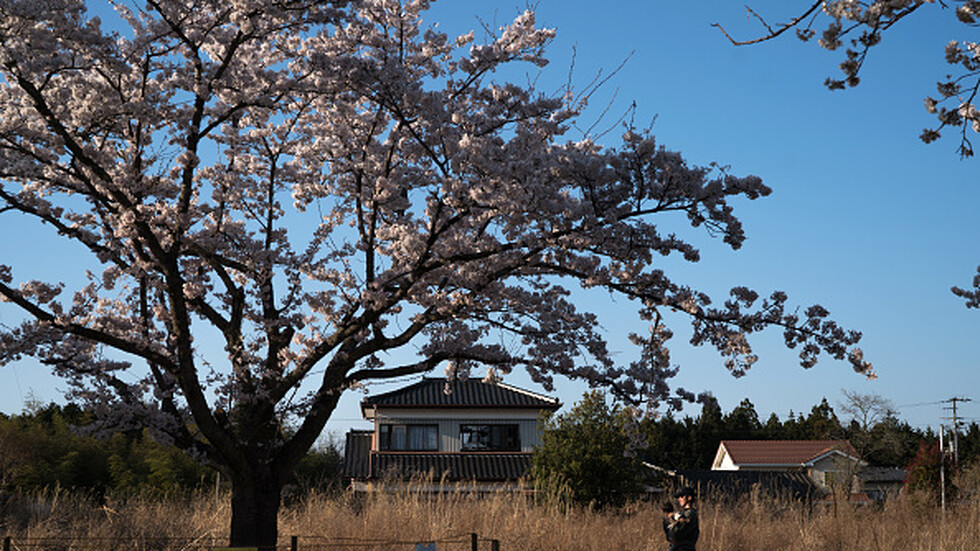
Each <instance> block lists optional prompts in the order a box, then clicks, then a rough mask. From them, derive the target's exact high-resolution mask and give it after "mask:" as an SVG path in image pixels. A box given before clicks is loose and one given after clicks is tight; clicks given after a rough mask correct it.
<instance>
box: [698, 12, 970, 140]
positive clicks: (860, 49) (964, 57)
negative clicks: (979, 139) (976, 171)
mask: <svg viewBox="0 0 980 551" xmlns="http://www.w3.org/2000/svg"><path fill="white" fill-rule="evenodd" d="M796 5H797V6H798V7H797V8H795V11H794V12H792V14H791V15H790V16H789V17H787V19H786V20H785V21H784V22H781V23H775V24H771V23H769V22H768V20H767V19H768V16H765V17H764V15H765V14H761V13H759V12H758V11H756V10H754V9H752V8H751V7H747V8H746V9H747V10H748V12H749V15H750V16H751V17H752V18H754V19H755V20H756V21H758V23H759V24H760V25H761V28H762V30H763V32H762V33H760V35H759V36H756V37H754V38H748V39H737V38H735V37H733V36H732V35H731V34H729V33H728V32H727V31H726V30H725V28H724V26H723V25H721V24H717V23H716V24H715V26H716V27H718V28H719V29H720V30H721V31H722V32H723V33H724V34H725V36H727V37H728V38H729V40H731V41H732V43H734V44H736V45H740V46H742V45H748V44H757V43H759V42H765V41H767V40H772V39H774V38H777V37H779V36H781V35H783V34H789V31H793V34H795V35H796V37H797V38H799V39H800V40H802V41H804V42H806V41H809V40H810V39H812V38H813V37H814V36H817V35H818V33H819V36H818V38H817V40H816V42H817V44H818V45H819V46H820V47H821V48H825V49H827V50H830V51H837V50H839V49H843V51H844V60H843V61H841V63H840V69H841V73H842V75H841V77H838V78H832V77H828V78H827V80H826V81H825V84H826V86H827V87H828V88H829V89H831V90H841V89H844V88H847V87H853V86H857V85H858V84H859V83H860V82H861V76H860V73H861V69H862V68H863V67H864V64H865V61H866V60H867V58H868V54H869V53H870V52H871V49H872V48H874V47H875V46H878V45H879V44H880V43H881V40H882V36H883V35H884V34H885V33H886V32H887V31H888V30H889V29H891V28H892V27H894V26H895V25H897V24H899V23H900V22H901V21H902V20H904V19H906V18H908V17H910V16H913V14H915V13H916V12H920V10H923V9H944V10H945V9H949V16H950V18H955V19H956V20H958V21H959V22H960V23H962V24H963V25H966V26H967V27H969V28H970V29H973V28H976V26H977V24H978V18H980V2H978V1H976V0H946V1H943V0H863V1H862V0H808V1H806V2H799V3H796ZM953 7H955V9H950V8H953ZM790 9H794V8H790ZM964 30H965V29H964ZM937 53H938V52H937ZM944 56H945V60H946V63H948V64H949V65H952V66H953V67H954V68H955V70H956V73H955V74H951V75H947V76H946V78H945V79H943V80H941V81H939V82H937V83H936V90H937V97H931V96H930V97H926V99H925V107H926V109H927V110H928V111H929V113H932V114H934V115H935V116H936V119H937V121H938V122H937V124H936V126H934V127H932V128H927V129H925V130H923V131H922V134H921V135H920V138H921V139H922V141H924V142H926V143H931V142H933V141H935V140H937V139H939V138H940V137H941V131H942V130H943V129H944V128H947V127H949V128H950V129H953V130H954V131H955V132H957V133H958V134H959V138H960V145H959V148H958V151H959V154H960V156H961V157H972V156H973V144H972V142H971V141H970V139H969V135H970V131H971V130H972V131H973V132H980V111H977V107H976V101H977V92H978V91H980V43H977V42H974V41H970V40H962V39H958V38H957V37H953V38H952V39H951V40H950V41H949V42H948V43H947V44H946V47H945V52H944Z"/></svg>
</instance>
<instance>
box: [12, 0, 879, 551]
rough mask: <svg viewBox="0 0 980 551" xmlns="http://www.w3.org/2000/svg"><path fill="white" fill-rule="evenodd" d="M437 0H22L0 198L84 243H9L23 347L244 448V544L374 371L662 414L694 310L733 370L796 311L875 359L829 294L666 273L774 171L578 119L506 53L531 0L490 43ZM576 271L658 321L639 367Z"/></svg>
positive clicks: (226, 456)
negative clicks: (815, 297)
mask: <svg viewBox="0 0 980 551" xmlns="http://www.w3.org/2000/svg"><path fill="white" fill-rule="evenodd" d="M428 3H429V2H427V1H424V0H416V1H411V2H409V1H404V2H399V1H396V0H363V1H349V2H346V1H341V0H335V1H322V0H193V1H192V0H147V3H146V5H145V6H144V7H141V8H128V7H127V6H128V4H125V3H119V4H115V8H116V10H117V12H118V14H119V16H120V17H121V20H122V21H123V22H124V24H125V26H126V27H127V28H126V30H125V31H118V30H117V31H112V32H110V31H106V30H104V29H103V28H102V25H101V24H100V21H99V20H98V19H97V18H93V17H91V16H90V14H89V13H88V12H87V11H86V6H85V5H84V3H83V2H82V1H81V0H48V1H46V2H35V1H32V0H0V14H2V17H0V44H2V45H0V71H2V73H0V74H2V82H0V201H2V203H0V212H2V213H3V215H4V216H20V217H22V218H24V219H33V220H34V221H37V222H39V224H37V225H36V226H29V227H31V228H35V227H37V228H41V230H42V231H48V232H50V233H51V235H52V236H56V237H57V238H58V239H61V240H63V241H65V242H67V243H69V244H70V245H72V246H74V247H75V248H76V249H77V250H78V252H79V254H80V255H81V256H83V257H87V258H88V259H89V260H88V262H87V263H86V262H81V263H79V264H78V265H75V263H74V262H73V263H66V265H65V266H63V269H62V270H61V273H59V274H57V275H54V276H52V278H51V279H50V280H45V281H41V280H33V279H30V278H25V277H24V276H18V270H27V269H28V268H29V267H27V266H8V265H3V266H0V297H2V299H3V301H4V302H5V304H4V307H5V308H11V309H13V310H16V311H17V312H19V313H20V314H19V315H20V316H21V318H20V319H21V320H22V322H21V323H19V324H18V325H15V326H4V327H2V328H0V364H6V363H10V362H15V361H18V360H20V359H22V358H25V357H33V358H37V359H39V360H40V361H41V362H43V364H45V365H47V366H50V368H51V369H52V370H53V371H54V372H55V373H57V374H59V375H61V376H64V377H65V378H66V380H67V381H68V382H69V383H70V385H71V387H70V388H71V389H72V390H71V393H70V396H71V397H72V398H74V399H84V400H87V402H88V403H89V404H90V405H91V406H92V407H94V408H96V410H97V411H98V412H99V413H100V414H102V417H103V418H104V422H105V423H106V425H105V426H106V427H116V428H118V427H120V426H127V425H130V426H148V427H150V428H152V430H153V433H154V434H155V435H156V436H157V437H158V438H161V439H164V440H167V441H169V442H173V443H174V444H176V445H177V446H179V447H181V448H182V449H184V450H187V451H188V452H189V453H190V454H192V455H193V456H194V457H196V458H198V459H200V460H201V461H204V462H207V463H210V464H212V465H215V466H217V467H218V468H220V469H222V470H223V472H225V473H226V474H227V476H228V477H229V479H230V480H231V484H232V520H231V530H230V534H231V536H230V540H231V541H230V543H231V545H233V546H246V545H247V546H255V545H259V546H272V545H275V542H276V539H277V531H276V530H277V527H276V518H277V513H278V508H279V501H280V499H279V496H280V489H281V487H282V483H283V480H284V478H285V477H286V476H287V475H288V473H289V472H290V471H291V470H292V469H293V467H294V466H295V465H296V463H297V462H298V461H299V459H300V458H301V457H302V456H303V454H304V453H305V452H306V451H307V450H308V449H309V448H310V446H311V445H312V444H313V443H314V441H315V440H316V438H317V437H318V435H319V434H320V433H321V431H322V429H323V427H324V424H325V423H326V421H327V420H328V419H329V417H330V415H331V413H332V412H333V410H334V408H335V407H336V405H337V402H338V400H339V398H340V396H341V394H342V393H343V392H344V391H345V390H348V389H351V388H353V387H356V386H358V385H360V384H363V383H365V382H369V381H372V380H383V379H389V378H392V377H398V376H404V375H411V374H418V373H424V372H427V371H430V370H432V369H434V368H436V367H437V366H438V365H440V364H444V363H447V364H448V365H450V371H451V372H452V373H454V374H457V375H460V376H462V375H463V374H465V373H466V372H467V371H468V370H469V369H471V368H472V367H476V366H482V367H485V368H487V369H488V370H489V371H488V372H489V373H490V374H491V375H495V374H504V373H507V372H509V371H511V370H513V369H515V368H519V369H525V370H527V372H529V373H530V374H531V376H532V377H533V378H534V379H535V380H536V381H539V382H540V383H541V384H542V385H544V386H545V387H546V388H549V387H550V384H551V382H552V380H553V377H554V376H556V375H561V376H565V377H569V378H573V379H580V380H585V381H588V382H589V383H590V384H592V385H596V386H604V387H607V388H609V389H611V391H612V392H613V393H614V394H615V395H616V396H618V397H620V398H621V399H625V400H628V401H629V402H630V403H634V404H639V403H642V402H645V403H648V404H652V405H653V406H654V407H656V406H657V405H659V404H663V403H675V402H676V401H677V400H680V399H684V398H691V397H692V394H691V393H690V392H687V391H684V390H682V389H675V390H673V391H672V390H671V389H670V386H669V385H668V380H669V378H670V377H671V376H672V375H674V374H675V373H676V370H677V368H676V367H674V366H672V365H671V363H670V357H669V349H668V340H669V339H670V337H671V330H670V329H669V327H670V326H672V325H670V324H673V323H676V320H678V319H681V320H682V321H683V320H684V319H687V320H690V322H691V324H692V327H693V337H692V341H693V343H694V344H695V345H710V346H713V347H716V348H717V349H718V351H719V352H720V354H721V355H722V356H723V357H724V358H725V361H726V364H727V366H728V368H729V369H730V370H731V371H732V372H733V373H735V374H742V373H744V372H745V370H746V369H748V368H749V367H750V366H751V364H752V363H753V362H754V361H755V356H754V354H753V351H752V348H751V347H750V345H749V342H748V336H749V335H750V334H752V333H755V332H757V331H759V330H762V329H764V328H766V327H770V326H774V327H776V328H778V329H780V330H782V331H783V333H784V336H785V341H786V344H787V345H788V346H790V347H797V348H798V349H799V350H800V358H801V363H802V364H803V365H804V366H805V367H809V366H811V365H813V363H814V362H815V361H816V359H817V357H818V355H820V354H822V353H827V354H829V355H830V356H833V357H835V358H838V359H847V360H849V361H850V362H851V363H852V364H853V367H854V369H855V370H857V371H859V372H861V373H864V374H866V375H869V376H871V375H873V373H872V371H871V365H870V364H869V363H867V362H866V361H864V359H863V358H862V355H861V352H860V350H859V349H856V348H853V345H854V344H856V343H857V341H858V340H859V338H860V335H859V334H858V333H857V332H854V331H847V330H844V329H842V328H841V327H840V326H838V325H837V324H836V323H834V322H833V321H831V320H830V319H829V318H828V313H827V311H826V310H825V309H823V308H821V307H819V306H813V307H810V308H806V309H802V310H800V309H796V308H792V307H790V306H788V305H787V298H786V296H785V294H783V293H780V292H776V293H773V294H772V295H770V296H768V297H760V296H759V295H758V294H757V293H756V292H754V291H751V290H749V289H747V288H744V287H736V288H734V289H733V290H732V291H731V294H730V297H729V298H728V299H727V300H726V301H724V302H723V303H722V304H720V305H716V304H714V303H713V302H712V301H711V300H710V299H709V297H708V296H707V295H706V294H705V293H703V292H701V291H699V290H698V289H695V288H692V287H690V286H689V285H685V284H684V283H682V282H678V281H675V280H674V279H672V278H671V276H670V275H669V273H668V268H669V266H670V265H671V263H674V264H675V265H676V262H677V261H675V260H673V259H677V260H679V261H682V262H683V261H686V262H696V261H698V259H699V256H700V252H699V250H698V249H697V248H696V247H695V246H694V245H693V244H692V243H691V236H693V235H694V234H695V233H696V232H701V231H706V232H707V233H708V234H709V235H711V236H716V237H718V238H720V239H721V240H722V241H723V242H724V243H726V244H727V245H728V246H730V247H732V248H735V249H737V248H739V246H740V245H741V244H742V242H743V240H744V239H745V234H744V231H743V228H742V225H741V223H740V222H739V220H738V219H737V218H736V216H735V215H734V211H733V207H732V205H731V201H732V200H734V199H739V198H744V199H756V198H759V197H762V196H765V195H768V194H769V193H770V190H769V188H767V187H766V186H765V185H763V183H762V182H761V181H760V179H759V178H758V177H755V176H747V177H738V176H734V175H732V174H729V173H728V172H727V171H726V170H725V169H724V168H723V167H720V166H717V165H708V166H703V167H702V166H693V165H691V164H689V163H687V162H686V161H685V160H684V159H683V158H682V157H681V155H680V154H679V153H676V152H673V151H670V150H668V149H666V148H664V147H662V146H660V145H658V144H657V143H656V142H655V140H654V138H653V136H652V135H650V134H649V133H648V132H644V131H641V130H638V129H635V128H632V127H630V126H626V127H625V128H624V131H623V135H622V139H621V141H619V142H618V143H617V144H615V145H603V144H599V143H597V142H596V141H595V140H594V139H592V138H590V137H589V136H587V135H586V136H575V137H574V139H573V137H572V136H571V135H570V134H571V128H573V127H574V126H573V124H574V121H575V119H576V117H577V116H578V115H579V114H580V112H581V110H582V108H583V107H584V100H585V99H586V98H588V96H589V91H588V90H587V91H584V92H582V93H575V92H574V91H573V90H571V89H563V90H559V91H557V92H554V93H548V94H546V93H542V92H540V91H538V90H536V89H534V88H533V87H532V86H528V85H523V86H519V85H515V84H512V83H509V82H506V81H505V80H502V79H500V78H499V77H498V76H496V75H498V74H500V71H499V70H500V69H502V68H504V67H505V66H508V65H511V64H515V63H518V64H519V63H524V64H529V65H528V66H529V67H530V68H531V69H533V70H539V69H538V67H540V66H544V65H545V63H546V59H545V57H544V48H545V46H546V45H547V44H548V43H549V41H550V40H551V39H552V37H553V36H554V33H553V32H552V31H551V30H547V29H542V28H539V27H538V26H536V24H535V19H534V14H533V13H532V12H526V13H522V14H520V15H518V16H517V18H516V19H515V20H514V21H513V22H512V23H511V24H509V25H507V26H504V27H502V28H500V29H499V30H498V31H497V32H496V34H495V35H492V36H489V37H488V38H487V39H486V40H484V41H482V42H480V41H477V40H476V39H475V38H474V34H473V33H470V34H464V35H461V36H458V37H451V36H448V35H446V34H444V33H442V32H441V31H439V30H438V29H437V28H435V27H431V26H429V27H425V26H423V25H422V23H421V13H422V12H423V10H425V9H426V8H427V5H428ZM661 220H663V221H665V222H666V221H668V220H669V221H670V222H671V227H672V228H679V229H678V231H682V230H684V228H685V227H686V228H688V230H687V231H688V232H690V233H691V236H688V237H683V236H681V235H679V234H676V233H666V232H664V231H662V230H661V228H660V226H661V225H662V224H661ZM678 222H682V223H681V224H678ZM25 223H26V222H25ZM26 227H28V226H25V228H26ZM76 282H80V283H76ZM579 288H584V289H590V288H591V289H604V290H607V291H608V292H610V293H613V294H614V295H619V296H621V297H625V299H626V300H628V301H629V302H631V303H633V304H635V305H636V307H637V311H638V312H639V315H640V316H641V317H642V318H645V319H647V320H649V322H650V329H649V331H646V332H640V331H638V332H637V334H635V335H633V336H632V340H633V341H634V342H635V343H636V344H637V345H638V346H639V347H640V350H641V352H640V354H639V355H638V358H639V359H638V360H637V361H636V362H633V363H632V364H630V365H626V366H622V365H618V364H616V363H615V362H613V360H612V358H611V357H610V354H609V352H608V351H607V348H606V342H605V337H604V336H603V334H602V331H601V330H600V326H599V320H600V316H599V315H598V314H597V313H596V312H591V311H587V310H582V309H580V308H578V307H577V306H576V304H575V303H574V301H573V300H572V298H571V292H572V290H575V289H579ZM8 319H9V318H8ZM213 342H218V343H220V345H221V352H220V353H217V354H215V353H213V347H210V348H209V346H208V344H209V343H213ZM209 349H212V353H210V354H209V352H208V350H209Z"/></svg>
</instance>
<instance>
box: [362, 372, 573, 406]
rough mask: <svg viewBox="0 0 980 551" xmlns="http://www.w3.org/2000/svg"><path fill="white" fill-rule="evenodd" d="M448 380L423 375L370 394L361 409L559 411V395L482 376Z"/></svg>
mask: <svg viewBox="0 0 980 551" xmlns="http://www.w3.org/2000/svg"><path fill="white" fill-rule="evenodd" d="M446 389H447V387H446V379H443V378H423V379H422V380H421V381H419V382H417V383H415V384H413V385H409V386H407V387H405V388H401V389H398V390H394V391H392V392H386V393H384V394H377V395H375V396H368V397H367V398H365V399H364V400H362V401H361V409H362V410H363V409H366V408H370V407H374V406H381V407H408V408H412V407H417V408H482V407H493V408H538V409H550V410H556V409H558V408H559V407H561V402H559V401H558V400H557V399H556V398H551V397H548V396H544V395H543V394H537V393H535V392H531V391H528V390H523V389H520V388H517V387H513V386H510V385H505V384H501V383H485V382H483V381H482V380H479V379H467V380H462V381H453V382H451V383H449V387H448V389H449V392H448V393H447V392H446Z"/></svg>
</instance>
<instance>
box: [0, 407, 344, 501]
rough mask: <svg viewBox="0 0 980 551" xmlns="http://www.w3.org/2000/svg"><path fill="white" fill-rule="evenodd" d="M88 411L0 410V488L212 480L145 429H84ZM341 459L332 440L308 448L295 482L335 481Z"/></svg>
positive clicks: (144, 487) (109, 487)
mask: <svg viewBox="0 0 980 551" xmlns="http://www.w3.org/2000/svg"><path fill="white" fill-rule="evenodd" d="M92 421H93V419H92V416H91V414H90V413H88V412H86V411H85V410H83V409H82V408H80V407H78V406H76V405H74V404H69V405H65V406H62V405H57V404H50V405H47V406H43V407H37V406H35V407H32V408H30V410H29V411H26V412H24V413H22V414H20V415H12V416H7V415H4V414H0V492H11V491H15V490H22V491H30V490H36V489H42V488H53V487H61V488H70V489H74V490H83V491H89V492H92V493H93V494H96V495H100V494H104V493H106V492H108V491H112V492H114V493H129V492H133V493H147V492H149V493H160V494H167V493H171V492H174V491H182V490H188V489H195V488H201V487H204V486H213V485H214V484H215V482H216V481H218V480H219V479H220V477H218V476H217V473H216V471H214V470H213V469H210V468H208V467H205V466H202V465H201V464H199V463H197V462H196V461H194V460H193V459H191V458H190V457H189V456H187V455H186V454H184V453H183V452H181V451H179V450H178V449H176V448H175V447H172V446H166V445H162V444H160V443H158V442H157V441H155V440H154V439H153V438H151V437H150V436H149V434H148V433H147V431H145V430H135V431H129V432H118V433H115V434H112V435H111V436H108V437H106V436H104V435H103V436H102V437H96V436H92V435H88V434H87V432H88V431H86V428H87V427H89V426H91V425H92ZM341 461H342V457H341V454H340V451H339V450H338V449H337V448H336V446H334V445H333V444H332V443H327V444H325V445H322V446H319V447H318V448H316V449H314V450H312V451H311V452H310V453H309V454H308V455H307V457H306V458H305V459H304V460H303V462H302V463H301V465H300V466H299V468H298V469H297V473H296V476H295V480H294V484H296V485H299V486H305V487H317V488H324V487H328V486H331V485H335V484H338V483H339V480H340V467H341Z"/></svg>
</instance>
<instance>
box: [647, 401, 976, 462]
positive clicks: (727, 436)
mask: <svg viewBox="0 0 980 551" xmlns="http://www.w3.org/2000/svg"><path fill="white" fill-rule="evenodd" d="M858 398H865V399H867V398H873V397H868V396H859V397H858ZM880 413H882V415H880V416H879V418H878V419H876V420H875V421H874V422H873V423H872V422H866V423H865V424H864V425H862V424H861V423H860V422H859V421H858V420H857V419H854V420H851V421H848V422H841V420H840V419H838V417H837V414H836V413H835V412H834V408H833V407H832V406H831V405H830V404H829V403H828V402H827V399H826V398H824V399H823V400H822V401H821V402H820V403H819V404H817V405H815V406H813V408H812V409H811V410H810V413H809V414H808V415H802V414H794V413H792V412H790V414H789V416H788V417H787V418H786V419H785V420H780V419H779V417H778V416H777V415H776V414H775V413H774V414H772V415H770V416H769V418H768V419H766V420H765V421H763V420H761V419H760V418H759V414H758V413H757V412H756V410H755V406H754V405H753V404H752V402H750V401H749V400H748V399H745V400H742V402H741V403H740V404H739V405H738V406H736V407H735V408H734V409H732V410H731V411H730V412H728V413H724V412H722V410H721V407H720V406H719V405H718V402H717V401H716V400H714V399H713V398H710V399H708V400H707V401H706V402H705V403H704V404H703V405H702V408H701V414H700V415H698V416H697V417H693V418H692V417H684V418H683V419H677V418H675V417H674V416H672V415H669V414H668V415H665V416H662V417H660V418H658V419H651V420H649V421H644V422H643V423H642V424H641V426H642V428H643V431H642V432H643V433H644V434H645V436H646V437H647V440H648V442H647V444H648V445H647V447H646V449H645V450H644V451H643V452H642V455H643V456H644V457H643V458H644V460H646V461H648V462H650V463H653V464H655V465H658V466H661V467H664V468H669V469H709V468H711V464H712V462H713V461H714V458H715V453H716V452H717V451H718V443H719V442H721V441H722V440H837V439H846V440H849V441H850V442H851V444H853V445H854V447H855V448H856V449H857V450H858V451H859V452H860V453H861V455H862V457H863V458H864V460H865V461H867V462H868V463H869V464H870V465H872V466H893V467H905V466H907V465H909V463H910V462H911V461H912V459H913V458H914V457H915V456H916V453H917V452H918V450H919V448H920V445H921V444H922V443H923V442H925V443H929V444H931V443H933V442H935V441H936V440H938V435H937V434H936V433H934V432H933V431H932V430H931V429H926V430H922V429H918V428H915V427H912V426H910V425H909V424H908V423H907V422H905V421H902V420H900V419H898V418H897V417H896V416H895V414H894V413H893V412H890V411H883V412H880ZM866 420H867V419H866ZM948 436H949V435H948V434H947V437H948ZM959 455H960V461H961V462H962V463H964V464H967V463H973V462H975V461H976V460H977V459H978V458H980V426H978V425H977V423H976V422H973V423H971V424H969V425H966V426H961V428H960V431H959Z"/></svg>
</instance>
